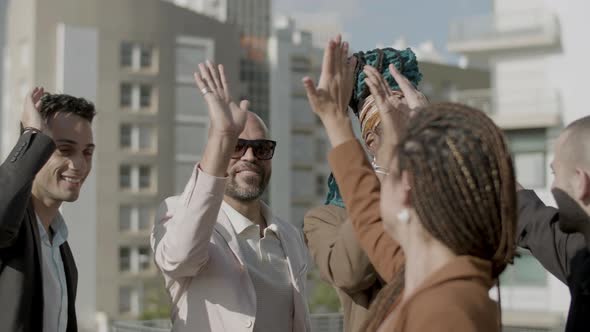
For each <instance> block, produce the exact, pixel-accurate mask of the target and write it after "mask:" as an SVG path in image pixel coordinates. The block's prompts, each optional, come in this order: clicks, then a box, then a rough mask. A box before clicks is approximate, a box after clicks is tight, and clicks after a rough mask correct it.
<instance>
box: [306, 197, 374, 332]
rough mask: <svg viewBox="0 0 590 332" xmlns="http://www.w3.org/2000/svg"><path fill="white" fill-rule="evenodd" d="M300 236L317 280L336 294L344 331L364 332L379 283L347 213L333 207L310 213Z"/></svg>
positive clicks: (314, 210)
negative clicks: (314, 265)
mask: <svg viewBox="0 0 590 332" xmlns="http://www.w3.org/2000/svg"><path fill="white" fill-rule="evenodd" d="M303 232H304V234H305V239H306V242H307V247H308V248H309V251H310V253H311V256H312V257H313V260H314V262H315V264H316V266H317V267H318V270H319V272H320V276H321V277H322V279H323V280H324V281H326V282H328V283H329V284H331V285H332V286H333V287H334V289H335V290H336V292H337V293H338V297H339V298H340V303H341V305H342V310H343V312H344V331H345V332H364V331H362V330H361V328H362V326H363V324H364V322H365V320H366V319H367V313H368V309H369V306H370V304H371V303H372V302H373V300H374V299H375V296H377V293H378V292H379V290H381V287H382V283H381V281H380V280H379V278H378V277H377V273H376V272H375V269H374V268H373V266H372V265H371V262H370V261H369V258H368V257H367V255H366V254H365V252H364V251H363V249H362V248H361V247H360V245H359V243H358V241H357V239H356V236H355V235H354V230H353V228H352V224H351V223H350V221H349V220H348V217H347V215H346V210H345V209H343V208H341V207H338V206H334V205H323V206H319V207H316V208H314V209H312V210H310V211H309V212H307V214H306V215H305V218H304V224H303Z"/></svg>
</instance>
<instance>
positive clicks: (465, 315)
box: [408, 281, 499, 331]
mask: <svg viewBox="0 0 590 332" xmlns="http://www.w3.org/2000/svg"><path fill="white" fill-rule="evenodd" d="M408 315H409V316H412V317H413V318H411V320H413V321H415V320H422V321H423V323H424V324H427V325H428V324H429V323H428V322H440V323H441V324H442V325H441V330H445V331H446V329H443V328H442V327H443V325H444V324H443V323H444V322H449V323H450V325H449V326H453V325H455V324H456V327H459V326H461V327H462V328H464V329H463V330H473V329H474V328H475V329H476V330H478V331H479V330H480V328H483V327H486V328H487V327H490V326H494V324H497V321H498V319H499V310H498V304H497V303H496V302H495V301H494V300H492V299H491V298H490V296H489V291H488V290H487V289H485V287H478V286H475V285H473V284H472V283H469V282H464V281H457V282H451V283H447V284H445V285H441V286H439V287H433V288H431V289H429V290H427V291H425V292H422V293H421V294H418V295H417V296H416V297H415V298H414V299H413V300H412V301H411V303H409V308H408ZM457 330H458V331H461V329H457ZM453 331H454V330H453Z"/></svg>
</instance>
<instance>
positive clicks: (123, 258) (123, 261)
mask: <svg viewBox="0 0 590 332" xmlns="http://www.w3.org/2000/svg"><path fill="white" fill-rule="evenodd" d="M130 270H131V249H130V248H129V247H121V248H119V271H121V272H128V271H130Z"/></svg>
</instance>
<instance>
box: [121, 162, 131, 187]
mask: <svg viewBox="0 0 590 332" xmlns="http://www.w3.org/2000/svg"><path fill="white" fill-rule="evenodd" d="M119 188H121V189H131V166H129V165H121V166H120V167H119Z"/></svg>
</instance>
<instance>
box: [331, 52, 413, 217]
mask: <svg viewBox="0 0 590 332" xmlns="http://www.w3.org/2000/svg"><path fill="white" fill-rule="evenodd" d="M352 56H354V57H355V58H356V59H357V63H356V68H355V71H354V80H355V84H354V90H353V91H352V97H351V98H350V104H349V106H350V107H351V108H352V110H353V111H354V114H355V115H356V116H357V117H358V116H359V112H360V110H361V108H362V105H363V102H364V101H365V98H367V96H369V95H370V94H371V92H370V91H369V87H368V86H367V85H366V83H365V78H366V75H365V73H364V72H363V68H364V66H365V65H371V66H373V67H375V68H376V69H377V70H378V71H379V72H380V73H381V75H383V78H385V80H386V81H387V83H388V84H389V87H390V88H391V89H392V90H399V89H400V88H399V85H398V84H397V82H396V81H395V79H394V78H393V76H391V73H390V72H389V64H391V63H393V65H394V66H395V68H397V70H399V72H400V73H402V74H403V75H404V76H405V77H407V78H408V80H409V81H410V82H412V84H414V86H415V87H418V84H419V83H420V81H421V80H422V73H420V69H419V68H418V60H417V59H416V54H414V52H413V51H412V50H411V49H410V48H406V49H405V50H401V51H399V50H396V49H394V48H391V47H388V48H377V49H374V50H372V51H367V52H366V53H365V52H358V53H355V54H353V55H352ZM325 204H326V205H335V206H339V207H341V208H344V201H343V200H342V196H341V195H340V190H339V189H338V184H337V183H336V179H335V178H334V175H333V174H330V177H329V178H328V195H327V197H326V202H325Z"/></svg>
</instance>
